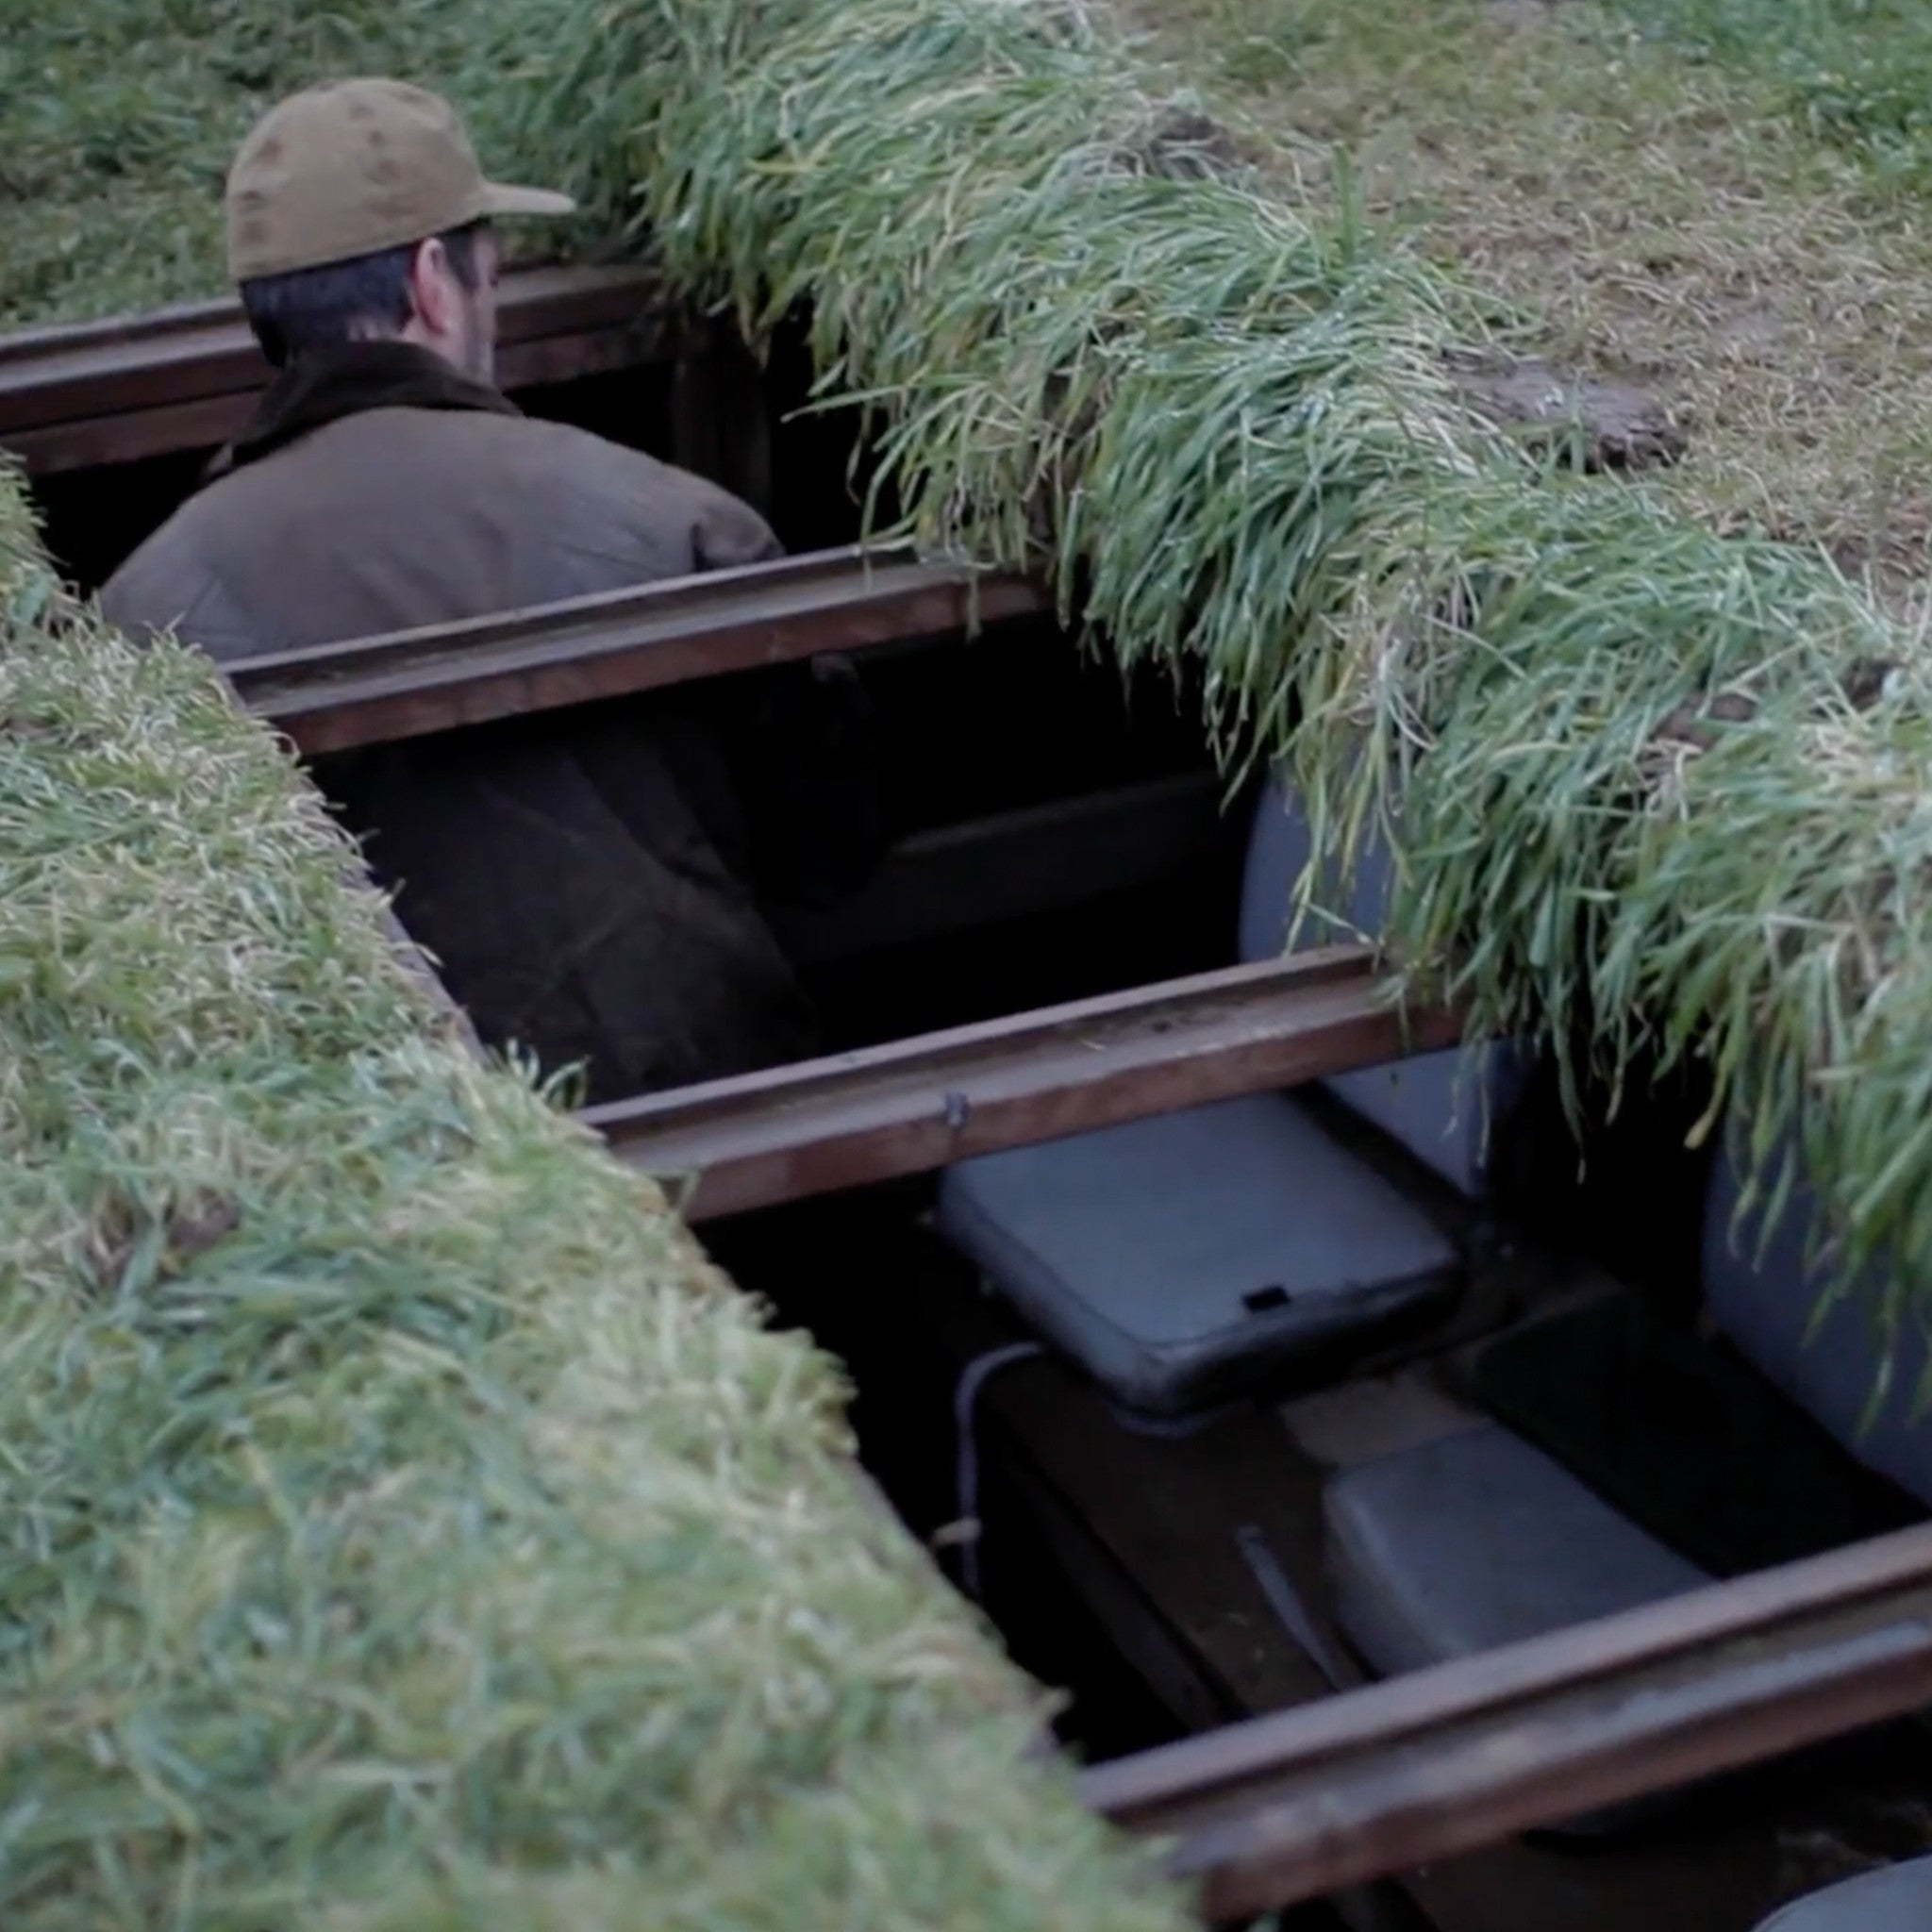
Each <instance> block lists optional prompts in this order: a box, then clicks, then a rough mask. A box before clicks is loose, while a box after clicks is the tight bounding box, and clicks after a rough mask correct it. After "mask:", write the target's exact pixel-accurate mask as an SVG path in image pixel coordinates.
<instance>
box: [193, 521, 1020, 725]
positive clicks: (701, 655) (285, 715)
mask: <svg viewBox="0 0 1932 1932" xmlns="http://www.w3.org/2000/svg"><path fill="white" fill-rule="evenodd" d="M1049 608H1051V606H1050V602H1049V600H1048V598H1047V597H1046V595H1045V593H1044V592H1043V591H1041V589H1040V588H1039V587H1038V586H1037V585H1035V584H1034V583H1032V582H1031V581H1030V580H1028V579H1026V578H1024V577H1014V576H1003V575H988V574H985V573H982V572H979V571H976V570H974V569H973V568H972V567H971V566H970V565H966V564H951V563H933V562H926V561H923V560H921V559H920V558H916V557H915V556H913V554H912V553H911V551H910V550H909V549H886V548H879V549H870V550H869V549H865V548H862V547H857V546H855V547H854V548H851V549H846V550H830V551H820V552H816V553H814V554H812V555H810V556H806V557H794V558H784V559H782V560H780V561H779V562H776V563H768V564H755V565H752V566H750V567H749V568H746V569H743V570H731V571H712V572H708V573H707V574H706V575H702V576H693V577H676V578H673V579H670V580H668V581H665V582H661V583H655V584H646V585H644V586H642V587H641V588H640V589H637V590H627V591H607V592H603V593H601V594H599V595H596V596H591V597H578V598H573V599H572V600H570V601H569V602H568V603H561V604H552V605H547V606H544V607H542V608H537V609H532V610H515V611H509V612H507V613H505V614H503V615H501V616H495V617H482V618H475V619H471V620H469V621H466V622H464V623H460V624H443V625H430V626H427V627H426V628H424V629H421V630H411V631H397V632H394V633H392V634H391V635H390V636H387V637H377V638H358V639H353V640H350V641H347V642H344V643H338V644H321V645H317V646H314V647H312V648H310V649H306V650H300V651H284V652H277V653H275V654H274V655H271V656H265V657H260V658H242V659H239V660H236V661H234V662H231V663H229V664H227V665H225V667H224V669H225V671H226V673H227V675H228V678H229V681H230V682H231V683H232V684H233V685H234V686H235V689H236V691H238V692H239V693H240V695H241V697H242V701H243V702H244V703H245V704H246V705H247V706H248V708H250V709H251V710H253V711H254V712H255V713H256V714H257V715H258V716H259V717H262V718H266V719H268V720H270V721H271V722H272V723H274V724H279V725H280V726H281V727H282V729H283V730H284V731H286V732H287V733H288V734H289V736H290V737H291V739H292V740H293V741H294V742H295V743H296V745H297V746H298V747H299V748H300V749H301V750H303V751H305V752H308V753H310V754H311V755H313V754H320V753H324V752H334V751H346V750H349V749H350V748H352V747H354V746H357V745H364V744H381V743H388V742H392V741H396V740H399V739H406V738H422V737H426V736H429V735H430V734H432V733H435V732H440V731H451V730H455V729H456V728H458V726H460V725H464V724H483V723H485V722H487V721H489V720H491V719H493V718H505V717H511V716H515V715H519V714H522V713H525V712H529V711H541V710H549V709H553V708H558V707H560V706H565V705H579V704H587V703H590V702H591V701H592V700H594V699H599V698H611V697H621V696H625V695H627V694H629V693H632V692H636V691H654V690H658V689H660V688H662V687H664V686H667V685H673V684H682V683H686V682H689V681H690V680H691V679H694V678H700V677H716V676H718V675H722V674H724V673H726V672H733V671H749V670H756V669H758V668H759V667H760V666H764V665H770V664H780V663H785V662H787V661H790V660H792V659H796V658H809V657H814V656H816V655H817V654H818V653H820V652H823V651H854V650H863V649H868V648H875V647H878V646H881V645H887V644H894V643H902V642H907V641H913V640H916V639H923V638H929V637H943V636H949V635H953V634H956V633H960V632H964V631H967V630H970V629H972V628H974V626H975V625H979V624H987V623H992V622H994V621H996V620H998V619H1002V618H1008V617H1015V616H1023V615H1026V614H1029V613H1035V612H1041V611H1044V610H1047V609H1049Z"/></svg>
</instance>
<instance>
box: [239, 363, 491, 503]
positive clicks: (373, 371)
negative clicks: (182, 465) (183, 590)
mask: <svg viewBox="0 0 1932 1932" xmlns="http://www.w3.org/2000/svg"><path fill="white" fill-rule="evenodd" d="M364 409H477V410H483V411H487V412H488V413H490V414H491V415H497V416H517V415H521V414H522V413H523V412H522V411H521V410H520V409H519V408H517V406H516V405H515V404H514V403H513V402H511V401H510V400H509V398H508V396H506V395H505V394H504V393H503V392H502V391H500V390H496V389H492V388H491V386H490V385H489V384H488V383H482V382H477V381H475V380H474V379H473V378H472V377H470V376H467V375H462V374H460V373H459V372H458V370H456V369H453V368H452V367H451V366H450V365H449V364H448V363H447V362H445V361H444V360H443V359H442V358H441V356H438V355H435V354H433V353H432V352H431V351H429V350H427V349H421V348H418V347H417V346H416V345H415V344H414V343H413V342H397V341H374V342H344V343H343V344H341V347H339V348H332V349H323V350H319V351H316V352H314V353H312V354H309V355H307V356H302V357H298V358H296V360H294V361H293V362H291V363H290V364H289V366H288V367H287V368H286V369H284V370H282V371H281V372H280V374H279V375H276V377H275V380H274V381H273V382H272V383H270V385H269V386H268V388H267V390H266V391H264V392H263V394H262V398H261V401H260V402H259V403H258V405H257V407H256V411H255V415H254V417H253V418H252V419H251V420H250V422H249V425H248V426H247V428H245V429H244V430H242V434H241V435H240V436H238V437H237V438H236V439H235V441H233V442H231V443H230V444H229V445H228V446H227V448H226V449H225V450H223V451H222V452H221V453H220V454H219V455H218V456H217V457H216V458H214V460H213V462H211V463H210V464H209V465H208V476H207V479H206V480H208V481H209V482H212V481H213V480H214V479H215V478H216V477H218V476H225V475H227V474H228V473H229V472H230V471H232V470H239V469H241V468H242V467H243V466H244V465H245V464H248V463H254V462H259V461H260V460H261V458H263V457H266V456H272V455H274V453H275V451H276V450H278V449H285V448H287V446H288V445H289V444H290V443H291V442H297V441H300V440H301V439H302V438H303V437H305V436H308V435H310V434H312V433H313V432H314V431H315V430H318V429H320V428H322V427H323V426H324V425H326V424H329V423H336V422H340V421H341V418H342V417H344V416H354V415H358V414H360V413H361V411H363V410H364Z"/></svg>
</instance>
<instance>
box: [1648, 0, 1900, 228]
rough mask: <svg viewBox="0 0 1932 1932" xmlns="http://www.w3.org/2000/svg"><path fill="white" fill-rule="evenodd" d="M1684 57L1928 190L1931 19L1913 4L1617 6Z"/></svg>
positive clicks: (1691, 0) (1679, 1)
mask: <svg viewBox="0 0 1932 1932" xmlns="http://www.w3.org/2000/svg"><path fill="white" fill-rule="evenodd" d="M1613 4H1614V5H1615V7H1616V8H1617V9H1618V10H1619V11H1621V12H1622V13H1624V14H1625V15H1627V16H1628V17H1629V18H1630V19H1631V20H1632V21H1633V22H1635V23H1636V24H1637V25H1639V27H1640V28H1641V30H1642V32H1643V33H1644V34H1645V35H1647V36H1649V37H1651V38H1653V39H1655V40H1657V41H1658V42H1664V43H1667V44H1668V45H1669V46H1670V48H1671V49H1672V50H1673V51H1674V52H1675V53H1677V54H1680V55H1685V56H1689V57H1691V58H1695V59H1702V60H1708V61H1712V62H1715V63H1717V64H1719V65H1721V66H1724V67H1728V68H1731V69H1734V70H1738V71H1740V72H1745V73H1751V74H1756V75H1762V76H1764V77H1765V78H1766V79H1767V80H1768V81H1769V82H1770V83H1771V85H1772V86H1773V88H1774V91H1775V93H1776V96H1777V98H1778V101H1779V103H1780V105H1781V106H1782V107H1783V108H1785V110H1786V111H1787V112H1789V113H1790V115H1791V116H1792V117H1793V118H1794V119H1795V120H1796V121H1798V122H1799V123H1800V124H1801V125H1803V126H1804V127H1805V129H1806V130H1807V132H1809V133H1811V134H1813V135H1815V136H1816V137H1818V138H1819V139H1820V140H1823V141H1826V142H1832V143H1834V144H1835V145H1837V146H1840V147H1841V148H1843V149H1844V150H1845V151H1846V152H1848V153H1850V154H1853V155H1855V156H1857V158H1860V159H1861V160H1863V161H1865V162H1866V163H1868V164H1869V165H1870V166H1871V167H1872V168H1873V169H1874V172H1875V174H1876V175H1878V176H1879V177H1880V178H1881V179H1882V180H1885V181H1887V182H1891V183H1897V184H1899V185H1902V186H1904V187H1905V188H1907V189H1908V190H1909V191H1910V192H1913V193H1914V194H1923V193H1924V192H1926V191H1927V190H1928V189H1932V14H1928V13H1927V10H1926V9H1925V8H1924V6H1922V5H1920V4H1918V0H1613Z"/></svg>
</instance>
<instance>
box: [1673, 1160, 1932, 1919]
mask: <svg viewBox="0 0 1932 1932" xmlns="http://www.w3.org/2000/svg"><path fill="white" fill-rule="evenodd" d="M1737 1154H1738V1147H1737V1143H1736V1141H1735V1140H1734V1139H1732V1138H1731V1137H1727V1139H1726V1145H1725V1147H1724V1151H1723V1152H1722V1153H1721V1154H1720V1157H1719V1158H1718V1161H1717V1165H1716V1170H1715V1172H1714V1173H1713V1174H1712V1177H1711V1186H1710V1193H1709V1195H1708V1197H1707V1206H1706V1210H1705V1224H1704V1293H1705V1299H1706V1302H1707V1305H1708V1307H1709V1309H1710V1313H1711V1315H1712V1318H1713V1319H1714V1320H1715V1321H1716V1323H1717V1324H1718V1326H1719V1327H1720V1328H1722V1329H1723V1330H1724V1333H1725V1334H1726V1335H1727V1336H1728V1337H1729V1338H1730V1340H1731V1341H1732V1342H1733V1343H1734V1344H1735V1345H1736V1346H1737V1348H1738V1350H1739V1351H1740V1353H1741V1354H1742V1355H1743V1356H1745V1357H1747V1358H1748V1359H1749V1360H1750V1361H1752V1362H1753V1363H1755V1364H1756V1366H1757V1369H1758V1370H1759V1371H1760V1372H1761V1373H1762V1374H1765V1375H1766V1376H1768V1377H1769V1378H1770V1379H1771V1380H1772V1381H1773V1382H1774V1383H1776V1385H1777V1386H1778V1387H1779V1388H1780V1389H1782V1390H1783V1391H1785V1393H1786V1394H1787V1395H1789V1396H1790V1398H1791V1399H1792V1400H1793V1401H1794V1402H1796V1403H1797V1404H1798V1405H1799V1407H1802V1408H1805V1409H1807V1410H1808V1411H1809V1412H1810V1413H1811V1414H1812V1415H1813V1416H1814V1417H1816V1418H1817V1420H1818V1421H1819V1422H1821V1423H1823V1424H1824V1426H1825V1427H1826V1428H1827V1429H1829V1430H1830V1431H1831V1433H1832V1434H1833V1435H1834V1436H1836V1437H1837V1438H1838V1440H1839V1441H1840V1442H1841V1443H1843V1445H1844V1446H1845V1448H1846V1449H1848V1450H1849V1451H1850V1452H1851V1453H1852V1454H1853V1455H1854V1456H1856V1457H1858V1458H1859V1460H1860V1461H1862V1462H1863V1463H1865V1464H1866V1466H1867V1467H1868V1468H1871V1469H1875V1470H1877V1471H1878V1472H1879V1474H1882V1475H1887V1476H1890V1478H1891V1480H1892V1481H1893V1482H1895V1483H1897V1484H1898V1485H1899V1486H1900V1487H1901V1488H1902V1489H1905V1490H1907V1491H1910V1492H1911V1493H1912V1494H1913V1495H1915V1496H1916V1497H1917V1498H1918V1499H1919V1500H1920V1502H1922V1503H1924V1504H1925V1505H1926V1506H1927V1507H1932V1416H1915V1415H1914V1413H1913V1410H1914V1407H1915V1399H1916V1397H1917V1395H1918V1391H1919V1390H1920V1389H1921V1388H1922V1387H1923V1386H1924V1378H1925V1371H1926V1340H1925V1335H1924V1330H1923V1329H1920V1328H1917V1327H1909V1328H1907V1329H1905V1330H1902V1332H1901V1333H1900V1335H1899V1338H1898V1359H1897V1361H1896V1363H1895V1364H1894V1366H1893V1370H1892V1385H1891V1391H1890V1395H1889V1396H1888V1398H1887V1399H1886V1401H1885V1402H1884V1403H1883V1404H1881V1405H1880V1407H1879V1408H1878V1411H1877V1413H1876V1414H1875V1415H1874V1417H1873V1418H1872V1421H1871V1424H1870V1426H1869V1427H1867V1426H1864V1425H1863V1424H1864V1417H1865V1406H1866V1404H1867V1402H1868V1401H1869V1400H1870V1399H1871V1395H1872V1391H1873V1390H1874V1388H1875V1387H1876V1386H1877V1379H1878V1369H1879V1359H1880V1344H1879V1337H1878V1331H1877V1328H1876V1326H1875V1325H1874V1321H1873V1316H1872V1312H1871V1308H1872V1298H1871V1295H1870V1292H1869V1291H1872V1290H1874V1289H1875V1288H1876V1287H1877V1286H1878V1285H1879V1284H1877V1283H1875V1282H1872V1281H1865V1282H1860V1283H1858V1284H1857V1285H1856V1287H1855V1289H1854V1291H1853V1292H1851V1293H1849V1294H1846V1295H1845V1296H1843V1297H1842V1298H1841V1299H1840V1301H1839V1302H1838V1303H1837V1304H1836V1305H1835V1306H1834V1307H1832V1308H1831V1309H1830V1311H1829V1312H1828V1313H1827V1314H1826V1315H1825V1316H1824V1319H1823V1321H1821V1322H1820V1323H1819V1324H1818V1325H1817V1327H1816V1328H1815V1329H1814V1328H1813V1327H1812V1325H1811V1324H1812V1320H1813V1317H1814V1315H1815V1314H1816V1311H1817V1308H1818V1304H1819V1300H1820V1298H1821V1296H1822V1294H1823V1293H1824V1288H1825V1282H1826V1276H1827V1272H1828V1271H1827V1270H1826V1269H1824V1267H1822V1266H1821V1267H1820V1268H1819V1269H1815V1270H1807V1267H1806V1266H1805V1251H1806V1246H1807V1236H1808V1234H1809V1231H1810V1229H1811V1227H1812V1226H1813V1224H1814V1221H1815V1217H1816V1214H1817V1211H1818V1207H1817V1200H1816V1197H1815V1196H1814V1195H1813V1194H1812V1193H1811V1192H1810V1191H1809V1189H1808V1188H1807V1187H1806V1186H1805V1185H1803V1183H1802V1180H1801V1182H1800V1184H1799V1185H1798V1186H1796V1187H1794V1188H1793V1189H1792V1191H1791V1194H1790V1200H1789V1201H1788V1203H1787V1204H1786V1207H1785V1210H1784V1212H1783V1214H1781V1215H1780V1216H1779V1218H1778V1221H1777V1224H1776V1225H1775V1227H1774V1230H1773V1233H1772V1238H1771V1241H1770V1243H1769V1245H1768V1246H1767V1245H1764V1244H1763V1243H1762V1242H1761V1230H1762V1225H1763V1219H1762V1215H1761V1214H1760V1213H1758V1212H1757V1210H1755V1209H1754V1211H1753V1212H1752V1213H1751V1214H1749V1215H1747V1216H1746V1217H1745V1219H1744V1220H1743V1221H1742V1222H1740V1221H1738V1219H1737V1210H1738V1204H1739V1202H1740V1199H1741V1198H1742V1194H1743V1186H1744V1183H1743V1167H1742V1164H1741V1163H1740V1160H1739V1159H1738V1158H1737ZM1772 1172H1773V1173H1774V1174H1775V1173H1776V1172H1777V1166H1776V1163H1775V1162H1774V1166H1773V1169H1772ZM1760 1249H1761V1254H1760ZM1927 1924H1928V1927H1932V1920H1928V1921H1927Z"/></svg>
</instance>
